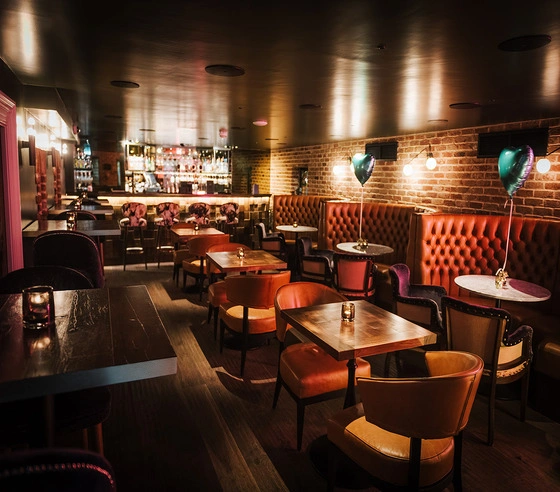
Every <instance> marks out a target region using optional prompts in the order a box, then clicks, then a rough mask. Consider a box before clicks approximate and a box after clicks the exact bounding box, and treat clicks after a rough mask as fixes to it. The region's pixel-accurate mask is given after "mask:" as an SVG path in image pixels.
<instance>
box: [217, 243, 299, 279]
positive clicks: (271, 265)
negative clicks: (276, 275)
mask: <svg viewBox="0 0 560 492" xmlns="http://www.w3.org/2000/svg"><path fill="white" fill-rule="evenodd" d="M244 253H245V256H244V257H243V259H241V258H238V257H237V251H212V252H210V253H206V258H207V260H208V266H210V265H214V266H215V267H216V268H217V269H218V270H220V271H221V272H224V273H232V272H241V273H246V272H259V271H262V270H285V269H286V268H288V264H287V263H286V262H285V261H284V260H281V259H280V258H277V257H276V256H274V255H272V254H270V253H268V252H267V251H263V250H261V249H245V250H244Z"/></svg>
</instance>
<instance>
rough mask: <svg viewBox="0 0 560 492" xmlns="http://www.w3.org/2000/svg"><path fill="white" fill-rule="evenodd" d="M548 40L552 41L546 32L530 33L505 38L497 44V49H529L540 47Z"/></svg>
mask: <svg viewBox="0 0 560 492" xmlns="http://www.w3.org/2000/svg"><path fill="white" fill-rule="evenodd" d="M550 41H552V38H551V37H550V36H549V35H548V34H532V35H529V36H519V37H516V38H511V39H506V40H505V41H502V42H501V43H500V44H499V45H498V49H500V50H502V51H530V50H534V49H537V48H542V47H543V46H546V45H547V44H548V43H550Z"/></svg>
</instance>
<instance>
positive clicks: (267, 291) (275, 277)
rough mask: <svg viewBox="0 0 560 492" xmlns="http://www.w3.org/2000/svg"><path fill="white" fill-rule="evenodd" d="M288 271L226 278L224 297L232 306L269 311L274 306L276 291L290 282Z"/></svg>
mask: <svg viewBox="0 0 560 492" xmlns="http://www.w3.org/2000/svg"><path fill="white" fill-rule="evenodd" d="M290 276H291V272H290V271H289V270H286V271H283V272H279V273H270V274H268V273H267V274H265V273H263V274H260V275H237V276H229V277H226V279H225V282H226V295H227V298H228V301H230V302H231V303H233V304H237V305H241V306H246V307H249V308H253V309H269V308H271V307H273V306H274V299H275V296H276V291H277V290H278V289H279V288H280V287H281V286H282V285H285V284H287V283H289V282H290Z"/></svg>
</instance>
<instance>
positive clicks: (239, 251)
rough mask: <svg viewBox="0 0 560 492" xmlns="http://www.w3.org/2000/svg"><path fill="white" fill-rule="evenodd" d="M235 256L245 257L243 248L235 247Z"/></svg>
mask: <svg viewBox="0 0 560 492" xmlns="http://www.w3.org/2000/svg"><path fill="white" fill-rule="evenodd" d="M237 257H238V258H239V259H240V260H242V259H243V258H245V250H244V249H243V248H237Z"/></svg>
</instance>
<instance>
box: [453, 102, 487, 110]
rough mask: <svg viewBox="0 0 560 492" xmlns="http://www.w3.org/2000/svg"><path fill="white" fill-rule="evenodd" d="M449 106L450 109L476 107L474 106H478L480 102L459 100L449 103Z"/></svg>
mask: <svg viewBox="0 0 560 492" xmlns="http://www.w3.org/2000/svg"><path fill="white" fill-rule="evenodd" d="M449 107H450V108H451V109H476V108H480V103H477V102H460V103H453V104H450V105H449Z"/></svg>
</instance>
